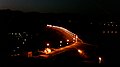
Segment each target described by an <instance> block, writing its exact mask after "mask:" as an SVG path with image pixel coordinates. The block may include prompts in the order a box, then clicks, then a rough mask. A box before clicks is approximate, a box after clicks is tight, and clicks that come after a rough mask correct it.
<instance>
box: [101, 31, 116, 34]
mask: <svg viewBox="0 0 120 67" xmlns="http://www.w3.org/2000/svg"><path fill="white" fill-rule="evenodd" d="M104 33H112V34H113V33H115V34H116V33H118V31H103V34H104Z"/></svg>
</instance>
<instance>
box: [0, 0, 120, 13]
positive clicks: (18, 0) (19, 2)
mask: <svg viewBox="0 0 120 67" xmlns="http://www.w3.org/2000/svg"><path fill="white" fill-rule="evenodd" d="M97 3H98V4H97ZM106 3H107V1H106V2H105V1H102V0H101V1H96V0H0V9H13V10H22V11H38V12H80V11H83V12H84V11H92V10H93V11H94V10H97V9H99V8H100V9H101V8H102V9H103V7H104V8H106V9H108V10H109V9H112V8H117V6H119V5H118V4H119V3H117V2H114V3H113V2H112V1H109V3H107V4H106ZM117 9H118V8H117Z"/></svg>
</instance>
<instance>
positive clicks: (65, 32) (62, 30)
mask: <svg viewBox="0 0 120 67" xmlns="http://www.w3.org/2000/svg"><path fill="white" fill-rule="evenodd" d="M47 27H49V28H51V29H52V30H55V31H59V32H60V33H61V34H63V35H64V36H65V38H66V40H67V39H69V40H70V41H73V38H75V42H73V43H72V44H70V45H68V46H65V47H61V48H59V49H55V50H54V51H52V52H50V53H48V54H44V55H40V56H42V57H46V58H48V57H51V56H54V55H57V54H60V53H62V52H65V51H67V50H70V49H77V48H78V47H80V46H81V45H83V41H82V40H81V39H79V38H78V36H77V35H76V34H74V33H72V32H70V31H68V30H67V29H65V28H63V27H59V26H52V25H47Z"/></svg>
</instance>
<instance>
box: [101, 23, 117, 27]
mask: <svg viewBox="0 0 120 67" xmlns="http://www.w3.org/2000/svg"><path fill="white" fill-rule="evenodd" d="M103 25H104V26H105V25H107V26H112V27H114V26H116V27H117V26H118V25H117V24H113V22H109V23H104V24H103Z"/></svg>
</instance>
